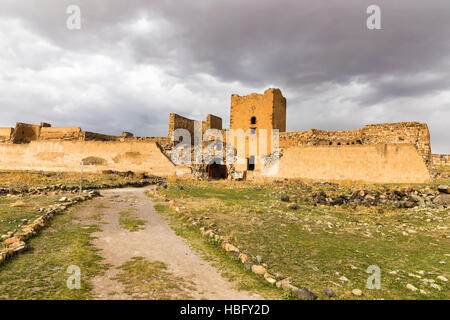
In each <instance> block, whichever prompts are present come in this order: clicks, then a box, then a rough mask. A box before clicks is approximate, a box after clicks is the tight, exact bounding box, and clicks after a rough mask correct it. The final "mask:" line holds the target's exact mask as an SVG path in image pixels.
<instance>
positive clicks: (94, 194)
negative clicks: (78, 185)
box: [89, 190, 100, 196]
mask: <svg viewBox="0 0 450 320" xmlns="http://www.w3.org/2000/svg"><path fill="white" fill-rule="evenodd" d="M89 194H90V195H92V196H99V195H100V191H98V190H91V191H89Z"/></svg>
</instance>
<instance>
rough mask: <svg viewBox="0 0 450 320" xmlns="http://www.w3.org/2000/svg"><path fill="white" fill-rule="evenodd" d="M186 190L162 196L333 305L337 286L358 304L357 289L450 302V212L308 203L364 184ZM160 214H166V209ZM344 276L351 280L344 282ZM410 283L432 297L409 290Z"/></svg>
mask: <svg viewBox="0 0 450 320" xmlns="http://www.w3.org/2000/svg"><path fill="white" fill-rule="evenodd" d="M183 186H184V188H183V189H181V190H180V188H178V185H177V184H173V185H169V187H168V188H167V189H162V188H161V189H159V192H160V193H162V194H163V195H164V196H166V197H167V198H168V199H173V200H176V201H179V202H180V203H181V205H182V206H184V207H186V208H187V209H188V210H189V211H190V212H191V213H192V215H193V216H195V217H197V218H202V217H203V218H208V219H203V221H204V222H205V223H206V224H209V225H211V226H214V227H215V228H216V229H217V230H218V231H219V233H220V234H222V235H225V236H229V237H230V238H231V240H232V242H233V243H234V244H235V245H237V246H238V247H239V248H240V249H241V250H242V251H244V252H248V253H251V254H253V255H261V256H262V257H263V258H264V261H265V262H266V263H267V264H268V266H269V271H270V272H282V273H283V274H285V275H288V276H291V277H292V278H293V281H294V284H296V285H297V286H301V287H307V288H309V289H310V290H311V291H313V292H314V293H316V294H317V295H318V296H319V298H321V299H327V296H326V295H325V294H324V289H325V288H326V287H329V288H332V289H333V290H334V291H335V292H336V294H337V296H338V297H337V298H338V299H353V298H356V296H353V295H352V294H351V291H352V290H353V289H355V288H358V289H361V290H362V291H363V296H361V297H359V298H360V299H448V298H450V295H449V289H450V288H449V285H448V282H442V281H440V280H437V276H439V275H443V276H445V277H447V278H450V270H449V267H448V265H449V261H448V260H449V259H448V254H449V253H450V241H449V234H448V231H447V230H446V229H443V228H442V227H445V226H447V227H448V225H449V210H443V211H435V210H434V211H431V210H421V211H414V210H406V209H394V208H391V207H383V210H384V212H383V213H379V212H378V209H379V207H375V208H365V207H358V208H356V209H351V208H348V207H345V206H343V207H330V206H320V205H319V206H312V205H309V204H308V203H307V202H306V201H305V200H304V199H305V198H307V197H308V196H309V194H310V193H311V192H316V191H317V190H319V189H322V190H326V192H327V193H339V192H346V191H348V190H349V189H358V188H359V189H363V188H362V187H361V186H335V185H325V186H323V185H322V186H321V185H307V184H303V183H295V182H290V183H273V184H266V185H257V184H249V183H231V184H224V183H215V182H211V183H208V182H202V183H201V182H196V183H189V182H184V183H183ZM381 187H383V186H372V188H381ZM401 187H405V186H401ZM283 194H288V195H289V196H290V197H291V201H296V202H297V203H299V205H300V208H299V209H298V210H291V209H288V206H289V204H290V203H286V202H281V201H280V197H281V195H283ZM157 209H159V210H162V211H164V209H163V208H162V207H160V206H157ZM430 214H431V215H430ZM175 215H176V214H175ZM409 231H411V232H409ZM404 233H406V234H407V235H404ZM189 237H192V236H189ZM441 262H445V264H442V263H441ZM370 265H377V266H379V267H380V268H381V289H380V290H369V289H367V288H366V281H367V278H368V277H369V276H370V275H369V274H367V273H366V270H367V268H368V267H369V266H370ZM395 270H399V271H398V272H397V274H391V273H390V272H392V271H395ZM419 271H420V272H421V271H425V272H426V273H428V274H425V275H420V274H419V273H418V272H419ZM410 274H413V275H415V276H411V275H410ZM341 276H345V277H346V278H348V279H349V280H350V281H349V282H347V283H343V282H341V281H340V280H339V278H340V277H341ZM417 276H419V277H420V279H419V278H418V277H417ZM423 279H431V280H434V281H436V283H437V284H438V285H439V286H440V287H441V290H440V291H439V290H437V289H434V288H431V287H430V286H428V285H426V284H425V283H424V282H423V281H422V280H423ZM408 283H409V284H412V285H414V286H415V287H417V288H419V289H422V290H425V291H426V292H427V294H426V295H425V294H421V293H420V292H419V291H417V292H412V291H410V290H408V289H407V288H406V285H407V284H408Z"/></svg>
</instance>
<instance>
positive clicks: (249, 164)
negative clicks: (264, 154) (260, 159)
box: [247, 156, 255, 171]
mask: <svg viewBox="0 0 450 320" xmlns="http://www.w3.org/2000/svg"><path fill="white" fill-rule="evenodd" d="M247 170H248V171H253V170H255V156H250V158H248V159H247Z"/></svg>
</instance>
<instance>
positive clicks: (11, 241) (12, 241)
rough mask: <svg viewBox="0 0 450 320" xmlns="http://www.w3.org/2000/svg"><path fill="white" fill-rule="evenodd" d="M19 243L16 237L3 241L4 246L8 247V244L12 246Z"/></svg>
mask: <svg viewBox="0 0 450 320" xmlns="http://www.w3.org/2000/svg"><path fill="white" fill-rule="evenodd" d="M19 241H20V239H19V238H17V237H12V238H9V239H6V240H5V244H6V245H10V244H12V243H16V242H19Z"/></svg>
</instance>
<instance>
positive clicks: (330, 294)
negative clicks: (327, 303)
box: [325, 288, 336, 298]
mask: <svg viewBox="0 0 450 320" xmlns="http://www.w3.org/2000/svg"><path fill="white" fill-rule="evenodd" d="M325 294H326V295H327V296H328V297H330V298H333V297H336V293H335V292H334V291H333V289H330V288H325Z"/></svg>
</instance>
